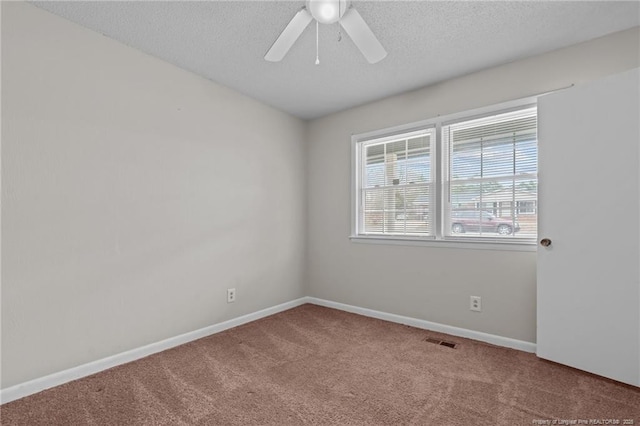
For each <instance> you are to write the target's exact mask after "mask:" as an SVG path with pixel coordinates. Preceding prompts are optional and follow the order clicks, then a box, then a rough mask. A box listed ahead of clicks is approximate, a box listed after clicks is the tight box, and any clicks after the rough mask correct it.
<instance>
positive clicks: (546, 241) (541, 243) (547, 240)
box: [540, 238, 551, 247]
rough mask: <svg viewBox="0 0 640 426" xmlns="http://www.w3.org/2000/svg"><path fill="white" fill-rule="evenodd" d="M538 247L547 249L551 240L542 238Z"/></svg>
mask: <svg viewBox="0 0 640 426" xmlns="http://www.w3.org/2000/svg"><path fill="white" fill-rule="evenodd" d="M540 245H541V246H543V247H549V246H550V245H551V240H550V239H549V238H543V239H541V240H540Z"/></svg>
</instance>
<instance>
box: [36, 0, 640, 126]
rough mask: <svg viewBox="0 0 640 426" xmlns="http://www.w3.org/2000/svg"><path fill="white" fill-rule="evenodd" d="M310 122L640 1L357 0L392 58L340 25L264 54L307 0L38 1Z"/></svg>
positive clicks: (534, 45)
mask: <svg viewBox="0 0 640 426" xmlns="http://www.w3.org/2000/svg"><path fill="white" fill-rule="evenodd" d="M33 4H35V5H36V6H38V7H40V8H43V9H46V10H48V11H50V12H53V13H55V14H57V15H60V16H62V17H64V18H67V19H69V20H71V21H74V22H77V23H79V24H81V25H83V26H85V27H87V28H90V29H92V30H95V31H97V32H100V33H102V34H105V35H106V36H108V37H111V38H113V39H116V40H119V41H120V42H122V43H124V44H127V45H129V46H132V47H134V48H136V49H138V50H141V51H143V52H146V53H148V54H151V55H153V56H156V57H158V58H161V59H163V60H165V61H167V62H170V63H172V64H175V65H177V66H179V67H181V68H184V69H187V70H190V71H192V72H194V73H196V74H199V75H202V76H204V77H206V78H209V79H211V80H213V81H215V82H218V83H221V84H223V85H226V86H228V87H231V88H233V89H236V90H237V91H239V92H242V93H245V94H247V95H249V96H251V97H253V98H255V99H258V100H260V101H262V102H265V103H267V104H270V105H273V106H274V107H276V108H279V109H281V110H284V111H287V112H289V113H291V114H293V115H296V116H298V117H301V118H304V119H310V118H316V117H320V116H323V115H326V114H329V113H332V112H335V111H340V110H343V109H346V108H350V107H353V106H356V105H360V104H363V103H366V102H370V101H373V100H376V99H380V98H383V97H386V96H389V95H394V94H397V93H401V92H405V91H408V90H412V89H416V88H418V87H422V86H426V85H429V84H433V83H436V82H438V81H442V80H446V79H449V78H452V77H455V76H459V75H463V74H468V73H470V72H474V71H477V70H480V69H484V68H488V67H491V66H495V65H499V64H503V63H507V62H511V61H514V60H517V59H519V58H524V57H527V56H531V55H535V54H539V53H543V52H547V51H550V50H554V49H557V48H560V47H564V46H568V45H571V44H575V43H579V42H581V41H586V40H589V39H592V38H596V37H599V36H602V35H605V34H609V33H612V32H616V31H621V30H624V29H627V28H631V27H634V26H638V25H640V2H636V1H630V2H617V1H602V2H595V1H588V2H576V1H569V2H560V1H533V2H529V1H488V2H485V1H467V2H461V1H445V2H436V1H408V2H405V1H354V2H353V5H354V6H355V7H356V8H357V9H358V11H359V12H360V14H361V15H362V17H363V18H364V19H365V21H366V22H367V23H368V24H369V26H370V27H371V29H372V30H373V32H374V33H375V34H376V36H377V37H378V39H379V40H380V42H381V43H382V45H383V46H384V47H385V48H386V49H387V51H388V52H389V55H388V56H387V57H386V58H385V59H384V60H382V61H381V62H379V63H377V64H373V65H371V64H369V63H367V61H366V60H365V59H364V57H363V56H362V55H361V54H360V52H359V51H358V49H357V48H356V47H355V45H354V44H353V42H352V41H351V40H350V39H349V38H348V36H346V35H344V34H343V36H342V41H338V30H339V26H338V24H332V25H320V34H319V37H320V65H315V64H314V62H315V36H316V35H315V25H314V23H312V24H311V25H309V27H308V28H307V29H306V30H305V32H304V33H303V34H302V36H301V37H300V39H298V41H297V42H296V43H295V44H294V45H293V47H292V49H291V50H290V51H289V53H288V54H287V56H285V58H284V60H283V61H282V62H279V63H271V62H266V61H265V60H264V59H263V58H264V54H265V53H266V51H267V50H268V49H269V47H270V46H271V44H272V43H273V41H274V40H275V39H276V38H277V37H278V35H279V34H280V32H281V31H282V30H283V29H284V27H285V26H286V24H287V23H288V22H289V20H290V19H291V18H292V17H293V16H294V15H295V13H296V12H297V10H298V9H299V8H301V7H302V6H303V5H304V2H303V1H257V2H254V1H211V2H183V1H173V2H158V1H151V2H134V1H129V2H114V1H106V2H99V1H98V2H97V1H89V2H77V1H74V2H33Z"/></svg>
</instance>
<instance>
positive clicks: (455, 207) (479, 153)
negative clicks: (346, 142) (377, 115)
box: [352, 101, 538, 243]
mask: <svg viewBox="0 0 640 426" xmlns="http://www.w3.org/2000/svg"><path fill="white" fill-rule="evenodd" d="M352 142H353V149H354V162H355V164H354V179H353V185H354V187H353V194H354V197H353V198H354V199H353V232H352V237H354V238H374V239H382V240H390V239H402V240H422V241H436V242H437V241H458V242H491V243H533V242H535V239H536V235H537V189H538V178H537V165H538V143H537V110H536V107H535V104H532V103H531V101H529V103H528V104H525V103H523V102H519V103H518V104H517V106H514V105H513V104H511V105H510V106H509V107H508V108H506V107H504V106H503V107H502V108H500V107H497V108H493V110H492V111H489V110H484V111H482V114H481V115H478V111H474V112H472V113H467V114H456V115H452V116H448V117H443V118H439V119H436V120H428V121H425V122H422V123H417V124H414V125H409V126H406V127H404V128H403V127H400V128H396V129H388V130H386V131H382V132H373V133H370V134H364V135H356V136H354V137H353V141H352Z"/></svg>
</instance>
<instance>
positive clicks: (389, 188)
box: [358, 129, 434, 236]
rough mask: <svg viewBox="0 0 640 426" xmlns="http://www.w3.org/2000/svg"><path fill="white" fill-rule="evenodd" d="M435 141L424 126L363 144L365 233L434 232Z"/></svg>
mask: <svg viewBox="0 0 640 426" xmlns="http://www.w3.org/2000/svg"><path fill="white" fill-rule="evenodd" d="M433 141H434V129H423V130H420V131H417V132H411V133H406V134H401V135H396V136H394V137H391V138H385V139H382V140H379V139H378V140H374V141H371V142H365V143H362V144H361V145H360V151H361V157H362V159H361V162H360V173H359V177H360V179H359V181H360V182H362V184H361V185H360V187H359V188H358V192H359V195H358V197H359V200H360V206H361V208H360V212H359V216H360V217H359V219H360V220H359V223H360V227H359V231H360V234H363V235H416V236H429V235H432V234H433V224H432V221H431V219H430V214H429V207H430V206H431V204H432V200H431V197H432V193H433V190H432V184H433V176H432V175H433V167H432V159H431V157H432V155H431V153H432V152H433V148H432V144H433Z"/></svg>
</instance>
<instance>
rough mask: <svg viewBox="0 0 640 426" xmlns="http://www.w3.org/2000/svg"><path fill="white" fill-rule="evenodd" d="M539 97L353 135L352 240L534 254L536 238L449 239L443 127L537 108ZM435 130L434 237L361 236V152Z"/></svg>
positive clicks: (433, 153)
mask: <svg viewBox="0 0 640 426" xmlns="http://www.w3.org/2000/svg"><path fill="white" fill-rule="evenodd" d="M537 98H538V96H529V97H526V98H521V99H516V100H512V101H508V102H503V103H499V104H493V105H488V106H484V107H480V108H476V109H472V110H467V111H462V112H456V113H451V114H446V115H437V116H436V117H435V118H430V119H427V120H420V121H416V122H412V123H407V124H403V125H399V126H393V127H388V128H384V129H380V130H374V131H369V132H363V133H358V134H352V135H351V233H350V236H349V238H350V240H351V241H352V242H358V243H373V244H400V245H422V246H432V247H441V248H462V249H490V250H510V251H534V250H535V248H536V247H535V246H536V240H537V237H533V238H517V237H514V238H510V239H504V240H502V239H501V240H499V239H497V238H495V239H494V238H487V237H480V238H474V237H465V236H446V235H444V232H443V222H444V219H445V218H444V214H445V209H446V206H445V203H444V202H443V200H444V198H443V196H444V194H443V191H444V185H443V180H444V178H445V172H446V171H445V170H443V168H444V167H446V165H444V164H443V159H444V153H443V141H442V127H443V126H448V125H451V124H454V123H457V122H461V121H468V120H475V119H479V118H484V117H489V116H492V115H498V114H502V113H508V112H511V111H516V110H520V109H525V108H527V107H533V106H536V104H537ZM432 128H433V129H435V141H434V143H432V147H433V151H432V156H433V160H432V161H433V163H432V168H433V172H432V173H433V174H434V178H435V179H434V181H433V182H432V184H433V188H434V191H433V192H434V195H433V198H434V199H435V201H436V203H435V205H434V206H433V208H431V209H430V210H431V211H433V212H434V213H435V220H434V223H433V226H434V229H433V235H430V236H424V237H422V236H415V235H413V236H412V235H407V236H404V235H381V234H376V235H366V234H358V227H359V225H360V221H361V219H360V217H359V216H360V215H361V211H360V209H359V202H360V201H359V200H360V197H359V190H360V186H359V185H360V184H361V182H362V176H359V172H360V173H361V172H362V169H363V168H362V165H361V160H362V149H361V148H360V147H361V146H364V145H365V144H366V143H367V142H372V141H376V143H377V142H380V143H383V142H388V141H393V140H394V139H403V138H406V137H407V135H408V134H419V132H425V131H427V130H428V129H432Z"/></svg>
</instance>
